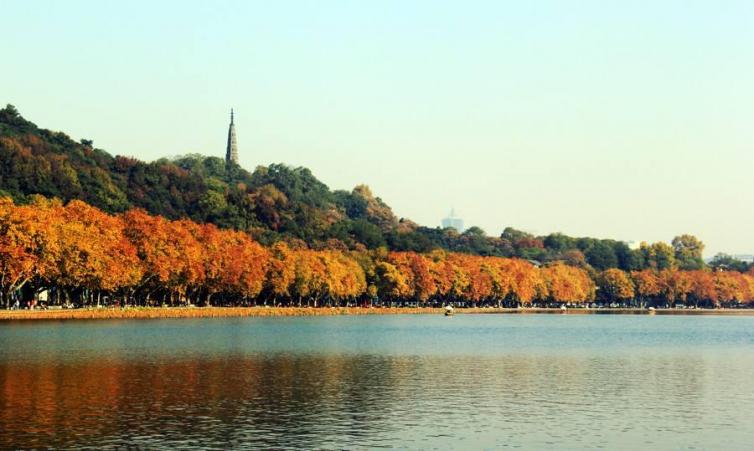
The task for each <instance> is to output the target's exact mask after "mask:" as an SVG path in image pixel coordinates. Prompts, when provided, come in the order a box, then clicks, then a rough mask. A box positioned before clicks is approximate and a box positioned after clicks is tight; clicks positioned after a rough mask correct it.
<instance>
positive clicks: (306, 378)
mask: <svg viewBox="0 0 754 451" xmlns="http://www.w3.org/2000/svg"><path fill="white" fill-rule="evenodd" d="M726 319H727V321H726ZM522 320H525V321H526V323H524V324H523V325H522V323H520V321H522ZM710 320H713V319H711V318H668V319H663V320H662V321H659V322H655V323H651V321H652V319H651V318H650V319H647V318H628V317H623V318H621V319H620V320H616V319H610V320H609V321H610V322H611V324H610V326H611V327H612V328H613V329H615V328H619V329H620V330H622V331H623V334H622V335H621V334H620V333H616V334H614V335H609V334H608V335H605V334H604V333H599V332H594V331H595V330H597V331H599V330H600V329H601V328H602V327H603V326H604V324H603V323H602V322H604V321H605V318H604V317H584V318H582V319H578V320H573V319H567V318H549V319H538V318H537V319H529V318H526V319H524V318H521V317H517V318H505V319H502V318H500V317H496V318H490V317H482V316H475V317H464V318H462V319H461V318H453V320H452V325H453V328H454V332H453V334H452V340H450V341H448V337H447V335H448V334H447V332H448V330H447V329H446V328H447V327H448V324H449V323H448V322H447V321H446V322H444V323H443V322H438V321H437V319H435V318H424V317H422V318H416V317H401V318H391V319H386V318H380V317H370V318H367V319H365V318H358V319H357V318H332V319H316V318H311V319H299V320H297V321H292V322H287V323H284V324H281V323H280V322H279V320H277V319H271V320H269V319H267V320H264V321H262V320H257V319H246V320H216V321H210V322H211V324H209V325H205V326H203V325H202V323H201V322H200V323H194V322H180V321H177V322H176V321H142V322H138V321H137V322H126V323H125V324H127V326H126V327H123V324H124V323H101V322H83V323H70V322H69V323H44V324H40V323H36V324H33V325H26V326H21V325H13V326H7V327H5V326H4V327H2V328H0V338H2V343H4V344H5V345H7V346H9V347H10V348H12V350H11V349H9V348H6V350H5V351H3V352H2V353H0V431H2V433H1V434H0V447H2V448H7V447H24V448H28V447H47V446H52V447H66V446H68V447H91V448H102V447H107V446H111V447H123V446H135V447H203V448H207V447H210V448H212V447H214V448H227V447H228V446H235V447H261V448H269V447H302V448H355V447H366V448H375V447H381V446H384V447H396V446H397V447H406V448H494V447H524V448H535V449H541V448H545V449H547V448H549V449H566V448H570V449H585V448H606V449H616V448H622V449H636V448H637V447H646V448H647V449H650V448H651V449H694V448H696V449H705V448H714V449H737V448H738V449H746V448H747V447H749V445H750V444H751V443H754V428H752V427H750V426H749V424H750V418H751V417H752V414H754V395H752V393H751V391H750V390H748V389H747V383H748V381H749V380H750V377H751V374H753V373H752V370H753V369H754V359H752V357H754V352H752V351H753V349H754V347H752V345H751V336H750V334H751V332H749V331H750V330H752V328H751V326H752V325H754V321H751V320H749V319H744V320H743V321H742V319H741V318H735V321H731V320H733V319H732V318H714V320H713V321H710ZM203 321H207V320H203ZM275 321H278V322H275ZM637 321H639V323H637ZM646 321H650V322H649V323H641V322H646ZM688 321H692V322H691V323H687V325H686V326H680V327H679V323H680V324H681V325H682V324H683V322H688ZM404 326H405V327H404ZM645 326H647V327H649V328H650V329H646V328H645ZM690 326H691V327H690ZM651 327H655V328H657V327H659V328H660V329H658V330H656V331H655V332H651ZM61 328H62V329H63V332H61V331H60V329H61ZM518 328H523V329H524V330H517V329H518ZM286 329H288V330H286ZM716 329H718V330H719V331H720V332H719V333H720V334H721V335H722V336H724V337H728V338H732V337H737V338H736V339H737V340H739V341H740V343H739V344H738V345H737V346H735V349H733V350H731V349H730V348H729V347H727V348H726V347H724V346H721V345H719V344H717V343H719V339H718V338H719V337H717V335H716V334H715V333H714V330H716ZM386 331H392V333H391V334H386ZM464 331H465V332H464ZM61 333H64V334H66V340H67V342H66V343H63V344H61V343H60V342H59V341H49V337H50V336H51V335H50V334H52V336H55V335H59V334H61ZM302 333H303V334H305V335H306V336H307V337H308V338H309V339H310V340H315V343H314V344H315V345H316V341H317V340H319V344H320V345H321V346H320V347H321V348H322V349H326V350H327V352H312V351H310V347H309V346H310V345H312V343H311V342H310V343H307V344H306V345H304V344H301V346H298V345H296V341H295V340H293V341H288V340H287V339H286V338H285V337H289V336H291V335H292V336H294V337H295V336H298V335H300V334H302ZM575 333H576V334H578V336H577V335H574V334H575ZM386 335H387V336H386ZM106 336H107V337H110V338H111V339H113V341H110V342H108V341H107V340H105V342H106V343H109V344H108V345H106V346H103V345H102V343H101V341H102V340H104V337H106ZM144 336H147V337H151V339H150V340H148V341H147V342H143V341H141V340H142V339H143V337H144ZM430 336H432V337H435V338H428V337H430ZM540 336H543V337H542V339H543V340H550V341H552V346H551V349H552V350H551V351H546V350H543V348H540V347H539V345H538V343H539V342H538V341H537V339H536V337H540ZM584 336H587V337H589V338H591V340H584ZM700 336H701V337H703V340H702V341H701V342H700V339H699V337H700ZM747 336H748V338H746V337H747ZM35 337H46V338H35ZM160 337H162V339H159V340H155V339H156V338H160ZM192 337H193V338H192ZM317 337H319V338H317ZM333 337H336V338H338V339H339V340H350V341H347V342H346V343H341V342H340V341H339V340H336V342H337V344H336V345H334V344H333V343H332V340H333ZM619 337H622V338H619ZM197 338H198V339H199V341H195V340H196V339H197ZM299 338H300V337H299ZM490 338H494V339H493V340H490ZM181 339H183V340H184V341H185V346H186V347H187V348H186V349H180V350H178V349H176V352H174V353H170V352H167V349H169V348H170V347H176V346H179V345H178V344H179V343H180V342H181ZM464 339H465V341H464ZM514 339H518V340H523V341H524V342H534V344H532V345H526V343H518V344H517V345H515V346H514V345H513V344H512V343H508V345H506V344H505V343H506V342H510V341H512V340H514ZM269 340H272V342H275V343H277V346H272V351H270V352H267V351H265V350H264V349H260V347H259V346H257V347H254V346H250V345H249V346H245V345H244V346H238V344H239V343H241V344H242V345H243V344H250V342H262V343H268V342H270V341H269ZM457 340H461V341H460V343H456V341H457ZM569 340H570V341H573V342H575V343H577V345H575V346H571V345H568V341H569ZM95 341H99V343H94V342H95ZM129 342H134V343H135V344H136V345H135V347H136V348H137V349H138V350H139V351H138V352H133V351H132V350H131V347H130V346H129V345H128V344H129ZM600 342H601V343H600ZM200 343H204V345H201V344H200ZM222 343H225V344H226V346H222V345H221V344H222ZM230 343H235V345H233V346H231V344H230ZM370 343H371V344H372V345H370ZM438 343H446V345H447V347H448V348H449V349H450V352H449V355H445V353H444V352H442V351H438V350H437V349H436V347H437V346H436V345H437V344H438ZM640 344H641V346H640ZM710 344H712V345H710ZM527 346H530V350H531V352H527V349H529V348H528V347H527ZM76 349H81V350H83V352H81V353H77V352H76ZM248 349H251V351H248ZM302 349H303V350H302ZM463 349H466V350H467V352H465V353H464V352H462V350H463ZM35 350H36V351H35ZM632 350H635V351H632Z"/></svg>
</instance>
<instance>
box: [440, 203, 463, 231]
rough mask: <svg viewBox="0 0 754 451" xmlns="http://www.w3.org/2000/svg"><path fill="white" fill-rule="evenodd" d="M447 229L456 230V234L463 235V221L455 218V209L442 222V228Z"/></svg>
mask: <svg viewBox="0 0 754 451" xmlns="http://www.w3.org/2000/svg"><path fill="white" fill-rule="evenodd" d="M448 227H452V228H454V229H456V230H457V231H458V233H463V230H464V229H463V219H461V218H459V217H457V216H456V210H455V209H451V210H450V216H448V217H447V218H444V219H443V220H442V228H443V229H447V228H448Z"/></svg>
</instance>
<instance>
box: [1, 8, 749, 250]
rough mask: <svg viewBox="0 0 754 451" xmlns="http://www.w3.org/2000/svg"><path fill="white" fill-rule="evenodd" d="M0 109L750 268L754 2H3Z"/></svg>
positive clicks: (488, 224) (498, 223)
mask: <svg viewBox="0 0 754 451" xmlns="http://www.w3.org/2000/svg"><path fill="white" fill-rule="evenodd" d="M0 4H1V5H2V10H3V11H4V16H5V18H6V32H5V33H6V36H7V38H6V39H7V40H6V42H7V43H9V45H6V46H5V47H6V48H5V49H4V50H5V52H4V55H3V56H4V58H3V62H4V64H5V68H6V70H3V71H0V86H3V87H4V89H3V90H2V91H0V94H1V95H0V102H2V103H3V104H5V103H11V104H14V105H15V106H16V107H17V108H18V109H19V111H20V112H21V114H23V115H24V117H26V118H28V119H29V120H31V121H33V122H35V123H36V124H37V125H39V126H40V127H43V128H50V129H53V130H60V131H63V132H65V133H67V134H69V135H71V137H73V138H74V139H77V140H78V139H81V138H87V139H92V140H94V144H95V146H97V147H100V148H103V149H105V150H107V151H108V152H110V153H112V154H120V155H129V156H134V157H137V158H140V159H144V160H154V159H157V158H160V157H164V156H171V155H177V154H185V153H194V152H197V153H202V154H206V155H213V156H217V157H223V156H224V152H225V141H226V133H227V125H228V121H229V110H230V108H231V107H233V108H234V109H235V112H236V118H235V119H236V120H235V122H236V128H237V133H238V142H239V157H240V164H241V165H242V166H243V167H245V168H247V169H249V170H253V169H254V168H255V167H256V166H257V165H268V164H270V163H277V162H283V163H286V164H290V165H292V166H305V167H308V168H310V169H311V170H312V172H313V173H314V174H315V176H317V177H318V178H319V179H320V180H322V181H323V182H324V183H326V184H327V185H328V186H329V187H330V188H332V189H348V190H350V189H352V188H353V187H354V186H355V185H358V184H361V183H364V184H367V185H369V186H370V187H371V188H372V191H373V192H374V193H375V195H377V196H379V197H381V198H382V199H383V200H384V201H385V202H386V203H387V204H388V205H390V206H391V207H392V208H393V210H394V212H395V214H396V215H397V216H399V217H406V218H409V219H412V220H414V221H416V222H418V223H420V224H422V225H426V226H430V227H435V226H438V225H439V224H440V220H441V218H443V217H444V216H446V215H447V213H448V212H449V211H450V209H451V207H454V208H455V209H456V212H457V213H458V215H459V216H461V217H462V218H463V219H464V221H465V224H466V226H467V227H468V226H471V225H477V226H479V227H481V228H483V229H484V230H485V231H486V232H487V233H488V234H490V235H499V234H500V232H501V231H502V229H503V228H504V227H506V226H512V227H515V228H517V229H522V230H527V231H531V232H533V233H537V234H547V233H550V232H563V233H566V234H568V235H572V236H593V237H598V238H613V239H617V240H624V241H637V242H638V241H649V242H653V241H665V242H669V241H670V240H671V239H672V238H673V237H674V236H676V235H680V234H683V233H690V234H693V235H696V236H697V237H699V238H700V239H701V240H702V241H704V243H705V244H706V246H707V247H706V250H705V255H706V256H711V255H714V254H715V253H718V252H726V253H731V254H742V253H754V237H752V236H751V232H750V231H751V229H752V226H754V212H753V211H752V209H751V208H747V207H748V203H747V200H748V199H747V197H748V196H747V194H749V192H751V191H752V188H754V177H753V174H752V170H751V168H752V167H754V152H753V151H754V148H753V147H754V145H753V143H754V127H752V126H751V124H750V122H751V118H752V117H754V84H753V83H752V81H751V80H754V3H750V2H744V1H741V2H725V3H723V4H720V3H715V2H680V1H677V2H663V3H662V4H661V5H658V4H654V3H652V2H646V3H638V2H637V3H633V4H630V5H627V4H623V3H620V2H597V1H593V2H592V1H585V2H540V3H537V4H536V5H535V4H520V3H510V4H502V3H498V2H464V3H463V4H461V3H451V2H412V3H410V4H404V3H402V2H381V3H379V4H362V3H351V2H276V3H275V4H268V3H256V2H222V3H218V4H204V3H199V2H196V3H188V2H180V3H178V2H176V3H168V2H166V3H157V4H151V3H146V2H132V3H129V4H123V5H121V4H117V5H116V4H100V3H97V2H66V3H56V2H28V3H21V2H10V1H2V0H0Z"/></svg>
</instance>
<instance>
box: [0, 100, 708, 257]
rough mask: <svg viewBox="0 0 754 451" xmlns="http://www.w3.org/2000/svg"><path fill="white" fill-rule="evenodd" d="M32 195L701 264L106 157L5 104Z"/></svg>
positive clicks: (6, 192)
mask: <svg viewBox="0 0 754 451" xmlns="http://www.w3.org/2000/svg"><path fill="white" fill-rule="evenodd" d="M35 194H41V195H43V196H46V197H57V198H60V199H62V200H63V201H66V202H67V201H69V200H72V199H80V200H83V201H85V202H87V203H89V204H91V205H94V206H96V207H98V208H100V209H102V210H104V211H106V212H109V213H117V212H122V211H125V210H128V209H129V208H134V207H138V208H143V209H144V210H146V211H148V212H149V213H151V214H155V215H162V216H165V217H167V218H170V219H178V218H189V219H191V220H194V221H196V222H211V223H214V224H217V225H218V226H220V227H223V228H235V229H238V230H244V231H247V232H249V233H251V234H252V236H253V237H254V238H255V239H257V240H259V241H260V242H262V243H263V244H270V243H272V242H274V241H277V240H280V239H285V240H287V241H289V242H291V243H293V244H296V243H298V245H300V246H309V247H312V248H315V249H316V248H320V249H321V248H334V249H341V250H345V249H358V248H364V247H365V248H367V249H376V248H380V247H387V248H388V249H389V250H396V251H415V252H429V251H431V250H433V249H437V248H440V249H447V250H451V251H455V252H465V253H471V254H477V255H485V256H502V257H511V256H515V257H521V258H526V259H533V260H539V261H542V262H549V261H564V262H566V263H568V264H570V265H573V266H582V267H586V268H594V269H597V270H603V269H607V268H613V267H618V268H621V269H624V270H634V269H643V268H647V267H654V268H657V269H663V268H672V267H680V268H683V269H696V268H700V267H703V266H704V263H703V262H702V260H701V252H702V249H703V247H704V246H703V244H702V243H701V242H699V241H698V240H697V239H695V238H694V237H692V236H688V235H683V236H680V237H677V238H676V239H675V240H673V243H672V246H671V245H670V244H666V243H654V244H652V245H647V246H645V247H643V248H642V249H635V250H631V249H629V247H628V246H627V245H626V243H624V242H621V241H616V240H598V239H594V238H572V237H568V236H565V235H561V234H557V233H555V234H550V235H547V236H541V237H537V236H533V235H531V234H528V233H525V232H522V231H519V230H515V229H513V228H507V229H505V231H504V232H503V234H502V235H501V236H499V237H491V236H487V235H486V234H485V233H484V231H482V230H481V229H479V228H478V227H472V228H470V229H468V230H467V231H465V232H464V233H462V234H459V233H457V232H455V231H454V230H452V229H444V230H442V229H440V228H429V227H422V226H419V225H417V224H415V223H413V222H411V221H409V220H404V219H398V218H397V217H396V216H395V215H394V214H393V212H392V210H391V209H390V207H389V206H388V205H386V204H385V203H384V202H383V201H382V200H380V198H379V197H375V196H373V195H372V193H371V191H370V190H369V188H368V187H367V186H364V185H361V186H357V187H356V188H354V189H353V190H352V191H350V192H348V191H331V190H330V189H329V188H328V187H327V186H326V185H325V184H324V183H322V182H320V181H319V180H317V178H315V177H314V175H312V173H311V171H309V170H308V169H306V168H295V167H290V166H286V165H283V164H273V165H270V166H269V167H262V166H260V167H257V169H256V170H255V171H254V172H253V173H250V172H248V171H246V170H244V169H243V168H241V167H239V166H237V165H235V164H231V165H226V163H225V160H224V159H221V158H216V157H206V156H202V155H187V156H182V157H178V158H174V159H160V160H157V161H153V162H148V163H147V162H143V161H139V160H137V159H134V158H130V157H123V156H115V157H113V156H112V155H110V154H109V153H107V152H106V151H104V150H102V149H98V148H96V147H94V145H93V143H92V142H91V141H89V140H86V139H82V140H81V141H80V142H77V141H74V140H73V139H71V138H70V137H69V136H68V135H66V134H65V133H63V132H53V131H50V130H45V129H42V128H39V127H37V126H36V125H35V124H33V123H32V122H30V121H28V120H26V119H24V118H23V117H22V116H21V115H20V114H19V113H18V111H17V110H16V109H15V108H14V107H13V106H11V105H8V106H7V107H5V108H4V109H0V196H10V197H12V198H13V199H14V200H15V201H16V202H20V203H23V202H27V201H28V200H29V199H30V196H32V195H35Z"/></svg>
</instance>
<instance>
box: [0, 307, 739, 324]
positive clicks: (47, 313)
mask: <svg viewBox="0 0 754 451" xmlns="http://www.w3.org/2000/svg"><path fill="white" fill-rule="evenodd" d="M443 312H444V309H442V308H431V307H375V308H365V307H319V308H312V307H134V308H124V309H121V308H85V309H71V310H0V321H16V320H63V319H160V318H221V317H270V316H336V315H406V314H414V315H416V314H434V315H441V314H443ZM454 312H455V313H456V314H469V313H489V314H494V313H497V314H520V315H528V314H563V313H566V314H569V315H601V314H608V315H648V314H650V311H649V310H645V309H620V308H615V309H584V308H572V309H568V310H567V312H563V311H561V310H560V309H555V308H523V309H515V308H457V309H455V311H454ZM654 312H655V313H656V314H657V315H734V316H754V309H715V310H713V309H688V310H686V309H684V310H681V309H658V310H655V311H654Z"/></svg>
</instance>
